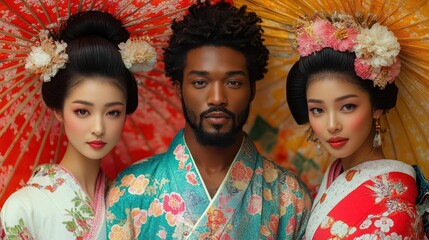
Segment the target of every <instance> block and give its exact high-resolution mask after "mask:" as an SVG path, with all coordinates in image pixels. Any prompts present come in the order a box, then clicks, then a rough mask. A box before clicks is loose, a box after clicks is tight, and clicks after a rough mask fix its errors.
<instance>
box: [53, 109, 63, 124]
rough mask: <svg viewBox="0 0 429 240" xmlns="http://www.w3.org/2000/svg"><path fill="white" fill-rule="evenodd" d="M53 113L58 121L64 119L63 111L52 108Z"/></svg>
mask: <svg viewBox="0 0 429 240" xmlns="http://www.w3.org/2000/svg"><path fill="white" fill-rule="evenodd" d="M54 115H55V118H56V119H57V120H58V121H59V122H61V123H62V122H63V121H64V117H63V113H62V111H61V110H54Z"/></svg>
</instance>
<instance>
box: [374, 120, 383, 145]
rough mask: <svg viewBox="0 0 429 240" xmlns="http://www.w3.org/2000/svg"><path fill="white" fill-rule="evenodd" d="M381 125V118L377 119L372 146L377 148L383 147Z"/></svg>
mask: <svg viewBox="0 0 429 240" xmlns="http://www.w3.org/2000/svg"><path fill="white" fill-rule="evenodd" d="M380 133H381V126H380V120H379V118H377V119H375V136H374V140H373V141H372V146H373V147H375V148H379V147H381V143H382V142H381V134H380Z"/></svg>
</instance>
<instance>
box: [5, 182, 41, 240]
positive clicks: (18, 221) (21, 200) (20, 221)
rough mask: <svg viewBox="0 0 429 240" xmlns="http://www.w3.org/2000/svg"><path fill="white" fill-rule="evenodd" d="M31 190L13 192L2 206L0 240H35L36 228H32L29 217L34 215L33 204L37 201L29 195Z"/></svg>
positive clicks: (32, 224) (32, 222)
mask: <svg viewBox="0 0 429 240" xmlns="http://www.w3.org/2000/svg"><path fill="white" fill-rule="evenodd" d="M32 190H33V189H31V188H24V189H21V190H19V191H17V192H15V193H14V194H12V195H11V196H10V197H9V198H8V199H7V201H6V202H5V204H4V205H3V208H2V210H1V213H0V224H1V225H0V230H1V233H0V236H1V238H2V239H35V237H36V236H35V233H34V230H35V229H37V226H34V224H35V222H34V221H32V218H31V216H34V215H35V214H34V210H35V205H34V202H37V201H38V200H37V199H35V198H34V195H33V194H31V193H32ZM34 190H35V189H34ZM30 199H33V200H30Z"/></svg>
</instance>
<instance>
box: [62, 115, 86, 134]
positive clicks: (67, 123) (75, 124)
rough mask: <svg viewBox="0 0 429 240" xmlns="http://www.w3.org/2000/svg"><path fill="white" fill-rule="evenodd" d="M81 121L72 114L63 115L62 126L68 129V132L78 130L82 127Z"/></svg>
mask: <svg viewBox="0 0 429 240" xmlns="http://www.w3.org/2000/svg"><path fill="white" fill-rule="evenodd" d="M82 125H83V124H82V122H79V119H77V118H75V117H74V116H72V115H65V116H64V128H65V129H68V130H69V131H70V133H73V132H76V133H77V132H79V131H80V129H81V128H82Z"/></svg>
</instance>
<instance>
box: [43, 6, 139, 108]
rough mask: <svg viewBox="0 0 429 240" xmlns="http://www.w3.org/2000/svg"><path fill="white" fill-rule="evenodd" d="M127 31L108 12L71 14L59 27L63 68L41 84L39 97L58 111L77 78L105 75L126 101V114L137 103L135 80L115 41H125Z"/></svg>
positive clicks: (117, 42)
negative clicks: (64, 58)
mask: <svg viewBox="0 0 429 240" xmlns="http://www.w3.org/2000/svg"><path fill="white" fill-rule="evenodd" d="M129 37H130V34H129V32H128V31H127V30H126V29H125V28H124V27H123V26H122V22H121V21H120V20H117V19H116V18H114V17H113V16H112V15H110V14H109V13H105V12H100V11H88V12H82V13H78V14H76V15H73V16H71V17H70V18H69V19H68V21H67V22H66V23H65V26H64V27H63V28H62V31H61V32H60V35H59V40H63V41H64V42H65V43H67V48H66V52H67V54H68V57H69V58H68V62H67V63H66V65H65V68H64V69H60V70H59V71H58V73H57V74H56V75H55V76H54V77H53V78H51V81H49V82H44V83H43V85H42V95H43V100H44V101H45V103H46V105H47V106H48V107H49V108H52V109H54V110H62V109H63V107H64V100H65V98H66V97H67V96H68V94H69V93H70V90H71V89H72V88H73V87H74V86H76V85H78V84H79V83H80V82H81V80H82V78H81V77H95V76H100V77H106V78H107V81H109V83H112V84H114V85H115V86H117V87H118V88H119V89H120V90H121V91H122V92H123V94H124V96H125V97H126V100H127V106H126V113H127V114H129V113H133V112H134V111H135V110H136V108H137V104H138V96H137V83H136V81H135V79H134V76H133V74H132V73H131V72H130V71H129V70H128V69H127V68H126V67H125V65H124V62H123V60H122V57H121V54H120V52H119V48H118V44H119V43H121V42H126V41H127V40H128V39H129Z"/></svg>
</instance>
